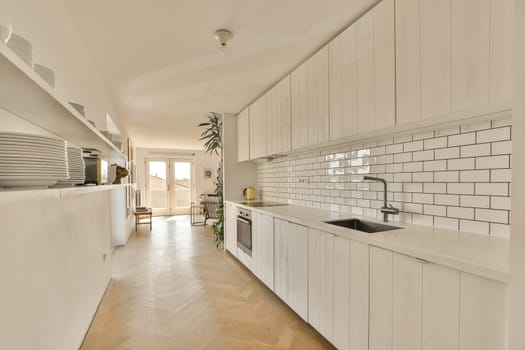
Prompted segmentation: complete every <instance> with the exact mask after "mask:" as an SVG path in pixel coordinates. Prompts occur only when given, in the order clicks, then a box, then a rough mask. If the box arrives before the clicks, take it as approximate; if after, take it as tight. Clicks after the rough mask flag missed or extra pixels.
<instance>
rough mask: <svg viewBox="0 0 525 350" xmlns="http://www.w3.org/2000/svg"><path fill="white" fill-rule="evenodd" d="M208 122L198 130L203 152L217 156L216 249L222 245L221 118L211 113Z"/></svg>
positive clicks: (214, 228)
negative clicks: (202, 142)
mask: <svg viewBox="0 0 525 350" xmlns="http://www.w3.org/2000/svg"><path fill="white" fill-rule="evenodd" d="M207 118H208V121H207V122H205V123H200V124H199V128H204V130H203V132H202V133H201V137H200V140H201V141H204V151H205V152H206V153H210V154H213V153H215V154H217V155H218V156H219V164H218V169H217V178H216V179H215V194H216V195H217V200H218V205H217V206H218V208H217V221H216V222H215V223H214V224H213V234H214V236H215V246H216V247H217V248H219V247H221V246H222V245H223V244H224V202H223V179H222V163H223V162H222V118H221V116H220V114H219V113H215V112H212V113H210V114H209V115H208V116H207Z"/></svg>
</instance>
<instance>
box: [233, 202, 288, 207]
mask: <svg viewBox="0 0 525 350" xmlns="http://www.w3.org/2000/svg"><path fill="white" fill-rule="evenodd" d="M239 204H243V205H247V206H249V207H254V208H257V207H277V206H281V205H288V204H286V203H279V202H264V201H247V202H241V203H239Z"/></svg>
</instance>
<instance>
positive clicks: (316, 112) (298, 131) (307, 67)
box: [290, 46, 330, 149]
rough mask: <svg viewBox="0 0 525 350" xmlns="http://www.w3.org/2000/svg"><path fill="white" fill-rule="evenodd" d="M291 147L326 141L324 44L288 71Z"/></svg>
mask: <svg viewBox="0 0 525 350" xmlns="http://www.w3.org/2000/svg"><path fill="white" fill-rule="evenodd" d="M290 83H291V100H292V101H291V108H292V110H291V115H292V119H291V120H292V125H291V128H292V149H298V148H302V147H306V146H312V145H317V144H322V143H323V142H327V141H328V140H329V133H330V130H329V98H328V93H329V92H328V90H329V87H328V46H325V47H323V48H322V49H321V50H319V51H318V52H317V53H315V54H314V55H313V56H312V57H310V58H309V59H308V60H307V61H306V62H305V63H303V64H302V65H301V66H299V67H298V68H297V69H296V70H295V71H293V72H292V74H291V82H290Z"/></svg>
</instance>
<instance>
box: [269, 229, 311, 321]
mask: <svg viewBox="0 0 525 350" xmlns="http://www.w3.org/2000/svg"><path fill="white" fill-rule="evenodd" d="M274 271H275V275H274V276H275V277H274V291H275V293H276V294H277V295H278V296H279V297H280V298H281V299H282V300H283V301H284V302H285V303H286V304H288V306H290V308H291V309H292V310H294V311H295V312H296V313H297V314H298V315H299V316H301V318H302V319H304V320H308V229H307V228H306V227H304V226H300V225H296V224H293V223H290V222H287V221H283V220H279V219H275V220H274Z"/></svg>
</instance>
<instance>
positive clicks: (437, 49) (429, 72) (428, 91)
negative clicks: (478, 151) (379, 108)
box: [419, 0, 451, 118]
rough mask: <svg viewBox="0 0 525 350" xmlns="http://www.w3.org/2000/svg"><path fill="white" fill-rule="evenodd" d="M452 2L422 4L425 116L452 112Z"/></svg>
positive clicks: (425, 0)
mask: <svg viewBox="0 0 525 350" xmlns="http://www.w3.org/2000/svg"><path fill="white" fill-rule="evenodd" d="M450 11H451V9H450V1H436V0H420V14H421V18H420V21H419V23H420V31H421V32H420V35H421V40H420V43H421V114H422V117H423V118H432V117H435V116H438V115H441V114H446V113H450V112H451V41H450V37H451V19H450Z"/></svg>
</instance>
